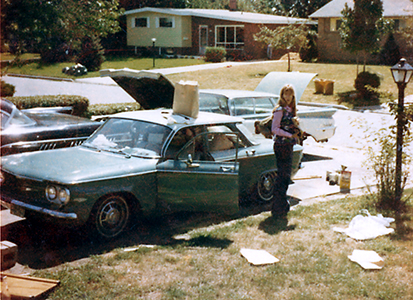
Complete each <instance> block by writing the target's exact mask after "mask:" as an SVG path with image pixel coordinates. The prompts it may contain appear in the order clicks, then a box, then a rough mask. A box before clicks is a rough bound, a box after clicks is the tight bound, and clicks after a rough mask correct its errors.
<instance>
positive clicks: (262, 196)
mask: <svg viewBox="0 0 413 300" xmlns="http://www.w3.org/2000/svg"><path fill="white" fill-rule="evenodd" d="M276 179H277V173H276V172H268V173H264V174H261V176H260V178H259V179H258V182H257V194H258V200H259V201H261V202H265V203H269V202H270V201H272V199H273V198H274V186H275V180H276Z"/></svg>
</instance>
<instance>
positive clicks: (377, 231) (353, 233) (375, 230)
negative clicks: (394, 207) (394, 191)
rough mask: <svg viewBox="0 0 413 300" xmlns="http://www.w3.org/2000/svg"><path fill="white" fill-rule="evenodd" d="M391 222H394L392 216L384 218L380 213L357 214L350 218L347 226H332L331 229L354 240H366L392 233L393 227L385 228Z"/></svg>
mask: <svg viewBox="0 0 413 300" xmlns="http://www.w3.org/2000/svg"><path fill="white" fill-rule="evenodd" d="M367 214H368V212H367ZM392 222H394V219H393V218H384V217H383V216H382V215H377V216H371V215H370V214H368V216H362V215H357V216H355V217H354V218H353V220H351V222H350V224H349V227H348V228H338V227H334V228H333V230H334V231H337V232H342V233H345V234H347V235H348V236H349V237H351V238H353V239H356V240H367V239H373V238H376V237H378V236H380V235H386V234H389V233H392V232H393V231H394V229H393V228H387V227H388V226H390V223H392Z"/></svg>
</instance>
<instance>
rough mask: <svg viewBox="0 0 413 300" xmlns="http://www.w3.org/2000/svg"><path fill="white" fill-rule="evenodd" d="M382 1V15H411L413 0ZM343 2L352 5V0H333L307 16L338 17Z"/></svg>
mask: <svg viewBox="0 0 413 300" xmlns="http://www.w3.org/2000/svg"><path fill="white" fill-rule="evenodd" d="M382 1H383V16H384V17H387V18H390V17H413V2H412V1H411V0H397V1H396V0H382ZM345 3H347V5H348V6H349V7H350V8H353V7H354V1H353V0H333V1H331V2H329V3H327V4H326V5H324V6H323V7H321V8H320V9H319V10H317V11H316V12H314V13H313V14H311V15H310V16H309V17H310V18H313V19H317V18H340V17H342V15H341V11H342V10H343V9H344V6H345Z"/></svg>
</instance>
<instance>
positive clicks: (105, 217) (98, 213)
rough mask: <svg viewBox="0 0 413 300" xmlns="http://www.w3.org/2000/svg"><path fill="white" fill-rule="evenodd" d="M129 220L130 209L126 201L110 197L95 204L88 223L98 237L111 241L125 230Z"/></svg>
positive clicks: (113, 196) (121, 198)
mask: <svg viewBox="0 0 413 300" xmlns="http://www.w3.org/2000/svg"><path fill="white" fill-rule="evenodd" d="M129 218H130V208H129V205H128V202H127V201H126V199H125V198H124V197H122V196H119V195H111V196H108V197H105V198H103V199H101V200H100V201H98V202H97V203H96V204H95V206H94V209H93V211H92V214H91V218H90V223H91V225H92V226H93V229H94V231H96V233H97V234H98V235H99V236H100V237H102V238H104V239H111V238H114V237H116V236H118V235H120V234H121V233H122V232H123V231H124V230H125V228H126V226H127V225H128V223H129Z"/></svg>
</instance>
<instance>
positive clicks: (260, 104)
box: [255, 97, 274, 114]
mask: <svg viewBox="0 0 413 300" xmlns="http://www.w3.org/2000/svg"><path fill="white" fill-rule="evenodd" d="M273 109H274V104H273V102H272V101H271V98H269V97H262V98H261V97H260V98H255V113H256V114H270V113H271V112H272V110H273Z"/></svg>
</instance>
